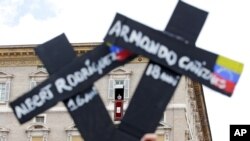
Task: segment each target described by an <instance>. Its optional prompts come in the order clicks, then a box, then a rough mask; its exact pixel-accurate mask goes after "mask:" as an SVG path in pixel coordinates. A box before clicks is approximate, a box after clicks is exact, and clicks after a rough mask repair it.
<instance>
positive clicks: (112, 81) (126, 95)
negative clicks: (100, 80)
mask: <svg viewBox="0 0 250 141" xmlns="http://www.w3.org/2000/svg"><path fill="white" fill-rule="evenodd" d="M116 81H123V84H116ZM118 85H123V86H124V100H127V99H130V91H129V90H130V89H129V87H130V80H129V78H125V79H115V78H110V79H109V84H108V99H109V100H114V99H115V88H117V87H116V86H118Z"/></svg>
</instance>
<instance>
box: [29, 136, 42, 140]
mask: <svg viewBox="0 0 250 141" xmlns="http://www.w3.org/2000/svg"><path fill="white" fill-rule="evenodd" d="M31 141H44V140H43V137H42V136H40V137H39V136H37V137H36V136H34V137H31Z"/></svg>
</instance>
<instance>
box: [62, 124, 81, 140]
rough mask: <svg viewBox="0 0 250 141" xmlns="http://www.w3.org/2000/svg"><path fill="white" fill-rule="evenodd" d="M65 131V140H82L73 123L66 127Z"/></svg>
mask: <svg viewBox="0 0 250 141" xmlns="http://www.w3.org/2000/svg"><path fill="white" fill-rule="evenodd" d="M65 131H66V133H67V141H84V139H83V138H82V137H81V135H80V133H79V132H78V129H77V128H76V126H75V125H71V126H69V127H67V128H66V129H65Z"/></svg>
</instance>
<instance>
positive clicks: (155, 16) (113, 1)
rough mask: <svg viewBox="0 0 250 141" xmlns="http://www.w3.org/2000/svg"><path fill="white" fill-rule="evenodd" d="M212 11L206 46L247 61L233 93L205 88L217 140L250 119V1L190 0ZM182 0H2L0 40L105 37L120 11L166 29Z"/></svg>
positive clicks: (202, 45)
mask: <svg viewBox="0 0 250 141" xmlns="http://www.w3.org/2000/svg"><path fill="white" fill-rule="evenodd" d="M185 2H187V3H189V4H192V5H194V6H196V7H199V8H201V9H203V10H206V11H208V12H209V16H208V18H207V20H206V23H205V25H204V27H203V30H202V32H201V34H200V36H199V38H198V41H197V42H196V45H197V46H198V47H200V48H204V49H206V50H209V51H212V52H214V53H218V54H221V55H224V56H227V57H229V58H232V59H235V60H238V61H240V62H242V63H244V65H245V66H244V70H243V74H242V76H241V78H240V80H239V83H238V85H237V86H236V89H235V92H234V94H233V96H232V97H231V98H228V97H226V96H224V95H221V94H219V93H217V92H215V91H212V90H210V89H209V88H206V87H205V86H204V87H203V88H204V91H205V92H204V93H205V98H206V103H207V110H208V115H209V121H210V127H211V131H212V136H213V140H214V141H228V140H229V125H230V124H250V113H249V110H248V108H249V107H250V102H249V100H250V93H249V92H248V89H247V87H248V86H250V82H249V81H250V77H249V76H250V74H249V73H250V70H249V65H250V63H249V61H250V51H249V49H248V47H250V43H249V41H250V36H249V34H250V28H249V26H250V20H248V19H249V17H250V16H249V14H250V2H248V0H185ZM176 4H177V0H99V1H98V0H91V1H84V0H70V1H69V0H0V45H13V44H41V43H43V42H45V41H47V40H49V39H51V38H53V37H55V36H57V35H59V34H61V33H62V32H64V33H66V35H67V37H68V38H69V41H70V42H71V43H77V42H101V41H102V39H103V37H104V36H105V34H106V32H107V30H108V27H109V26H110V24H111V22H112V20H113V18H114V16H115V13H116V12H119V13H121V14H124V15H126V16H128V17H130V18H133V19H135V20H137V21H140V22H141V23H144V24H146V25H148V26H151V27H153V28H156V29H159V30H163V29H164V28H165V26H166V25H167V22H168V20H169V18H170V16H171V14H172V12H173V10H174V8H175V6H176Z"/></svg>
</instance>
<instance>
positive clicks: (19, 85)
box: [0, 43, 212, 141]
mask: <svg viewBox="0 0 250 141" xmlns="http://www.w3.org/2000/svg"><path fill="white" fill-rule="evenodd" d="M98 44H99V43H79V44H72V45H73V47H74V50H75V52H76V53H77V54H78V55H82V54H84V53H86V52H87V51H90V50H92V49H93V48H95V47H96V46H97V45H98ZM36 46H37V45H15V46H0V141H17V140H18V141H82V140H83V139H82V138H81V137H80V134H79V132H78V130H77V129H76V128H75V124H74V122H73V120H72V119H71V118H70V116H69V114H68V112H67V110H66V108H65V107H64V105H63V104H62V103H59V104H58V105H56V106H54V107H53V108H51V109H49V110H48V111H46V112H44V113H42V114H40V115H38V116H36V117H35V118H34V119H32V120H30V121H29V122H27V123H25V124H22V125H20V124H19V123H18V121H17V119H16V118H15V116H14V114H13V112H12V110H11V108H10V107H9V102H10V101H13V100H14V99H16V98H17V97H19V96H21V95H22V94H23V93H25V92H27V91H29V90H30V89H31V88H33V87H35V86H36V85H38V84H39V83H41V82H42V81H43V80H45V79H46V78H47V77H48V73H47V71H46V69H45V68H44V67H43V65H42V63H41V62H40V61H39V59H38V58H37V56H36V55H35V53H34V50H33V49H34V47H36ZM147 62H148V59H147V58H145V57H142V56H138V57H137V58H136V59H134V60H133V61H131V62H130V63H128V64H126V65H123V66H121V67H118V68H116V69H114V70H113V71H111V72H110V73H109V74H107V75H106V76H104V77H103V78H102V79H100V80H98V81H97V82H96V83H95V85H96V87H97V89H98V91H99V93H100V95H101V98H102V100H103V102H104V104H105V105H106V108H107V110H108V112H109V114H110V117H111V118H112V120H113V121H114V124H119V120H120V117H117V116H116V114H115V112H116V109H115V106H114V105H115V97H116V96H117V95H116V91H117V90H118V89H122V90H123V93H122V97H123V109H124V110H123V112H122V114H123V113H125V112H126V108H127V107H128V104H129V102H130V99H131V98H132V96H133V93H134V91H135V88H136V86H137V84H138V82H139V80H140V77H141V75H142V73H143V71H144V69H145V67H146V65H147ZM152 87H153V85H152ZM159 92H160V91H159ZM163 94H164V92H163ZM166 94H167V93H166ZM156 134H157V135H158V140H159V141H211V140H212V137H211V132H210V127H209V121H208V116H207V111H206V104H205V100H204V94H203V90H202V86H201V85H200V84H199V83H197V82H194V81H191V80H190V79H189V78H187V77H182V78H181V81H180V84H179V85H178V88H177V89H176V91H175V94H174V96H173V98H172V100H171V101H170V103H169V104H168V106H167V107H166V110H165V112H164V114H163V117H162V119H161V121H160V122H159V126H158V128H157V131H156Z"/></svg>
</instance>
